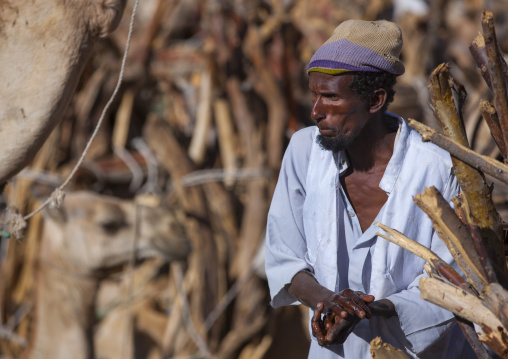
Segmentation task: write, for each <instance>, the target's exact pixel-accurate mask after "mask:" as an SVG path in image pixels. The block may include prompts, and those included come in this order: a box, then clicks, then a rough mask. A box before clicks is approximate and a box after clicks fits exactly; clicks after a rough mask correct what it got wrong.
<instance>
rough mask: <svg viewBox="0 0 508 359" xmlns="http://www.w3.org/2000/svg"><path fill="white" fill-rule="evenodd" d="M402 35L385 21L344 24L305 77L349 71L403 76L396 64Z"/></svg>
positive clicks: (398, 61) (394, 25)
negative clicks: (312, 74) (316, 72)
mask: <svg viewBox="0 0 508 359" xmlns="http://www.w3.org/2000/svg"><path fill="white" fill-rule="evenodd" d="M401 50H402V31H401V30H400V28H399V27H398V26H397V24H395V23H393V22H390V21H386V20H379V21H364V20H347V21H344V22H342V23H341V24H340V25H339V26H337V28H335V31H334V32H333V35H332V36H331V37H330V38H329V39H328V40H327V41H326V42H325V43H324V44H323V45H322V46H321V47H320V48H319V49H318V50H317V51H316V53H315V54H314V56H312V58H311V59H310V63H309V66H308V68H307V73H309V74H310V73H311V72H313V71H318V72H324V73H326V74H330V75H338V74H341V73H344V72H351V71H368V72H381V71H385V72H389V73H392V74H394V75H397V76H399V75H402V74H403V73H404V65H403V64H402V62H401V61H400V60H399V55H400V51H401Z"/></svg>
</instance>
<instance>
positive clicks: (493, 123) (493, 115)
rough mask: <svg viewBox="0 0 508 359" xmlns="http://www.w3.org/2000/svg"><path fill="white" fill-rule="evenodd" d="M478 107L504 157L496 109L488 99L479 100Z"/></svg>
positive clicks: (504, 149)
mask: <svg viewBox="0 0 508 359" xmlns="http://www.w3.org/2000/svg"><path fill="white" fill-rule="evenodd" d="M478 107H479V108H480V112H481V114H482V117H483V119H484V120H485V122H486V123H487V125H488V126H489V129H490V134H491V135H492V138H493V139H494V141H495V142H496V144H497V147H499V150H500V151H501V154H502V155H503V158H504V159H506V156H507V152H506V144H505V142H504V139H503V133H502V132H501V125H500V124H499V118H498V116H497V112H496V109H495V108H494V106H492V105H491V104H490V102H489V101H480V105H479V106H478Z"/></svg>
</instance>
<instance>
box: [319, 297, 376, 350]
mask: <svg viewBox="0 0 508 359" xmlns="http://www.w3.org/2000/svg"><path fill="white" fill-rule="evenodd" d="M373 301H374V296H372V295H367V294H365V293H362V292H355V291H353V290H351V289H345V290H343V291H342V292H339V293H334V294H332V295H331V296H329V297H328V298H326V299H325V300H323V301H321V302H319V303H318V304H317V306H316V309H315V310H314V315H313V317H312V321H311V327H312V335H313V336H314V337H315V338H316V339H317V341H318V344H319V345H321V346H325V345H329V344H342V343H344V342H345V341H346V339H347V337H348V335H349V334H350V333H351V332H352V331H353V329H354V328H355V326H356V324H358V322H359V321H360V320H361V319H363V318H367V319H370V318H372V313H371V311H370V309H369V307H368V306H367V304H368V303H372V302H373ZM322 315H324V316H323V317H322Z"/></svg>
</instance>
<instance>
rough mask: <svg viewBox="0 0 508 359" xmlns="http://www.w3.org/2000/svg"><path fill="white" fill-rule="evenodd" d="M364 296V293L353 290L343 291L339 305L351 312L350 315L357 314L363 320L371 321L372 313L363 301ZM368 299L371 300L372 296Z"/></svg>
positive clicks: (340, 294)
mask: <svg viewBox="0 0 508 359" xmlns="http://www.w3.org/2000/svg"><path fill="white" fill-rule="evenodd" d="M362 295H365V294H364V293H362V292H354V291H352V290H351V289H346V290H343V291H342V292H341V293H339V298H338V304H339V305H340V306H341V307H342V308H344V309H345V310H346V311H348V312H350V314H355V315H356V316H358V317H359V318H361V319H363V318H369V319H370V318H371V317H372V313H371V312H370V309H369V307H367V304H366V303H365V301H364V300H363V298H362ZM368 299H370V296H369V298H368Z"/></svg>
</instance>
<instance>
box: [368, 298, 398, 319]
mask: <svg viewBox="0 0 508 359" xmlns="http://www.w3.org/2000/svg"><path fill="white" fill-rule="evenodd" d="M368 306H369V309H370V311H371V312H372V315H374V316H377V317H392V316H394V315H397V311H396V310H395V305H394V304H393V303H392V301H390V300H389V299H380V300H376V301H374V302H372V303H370V304H368Z"/></svg>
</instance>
